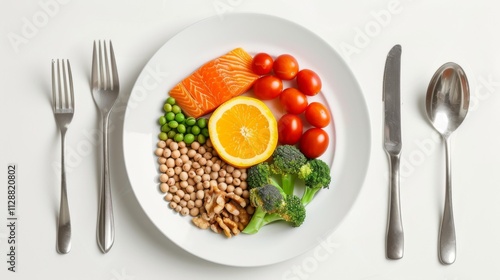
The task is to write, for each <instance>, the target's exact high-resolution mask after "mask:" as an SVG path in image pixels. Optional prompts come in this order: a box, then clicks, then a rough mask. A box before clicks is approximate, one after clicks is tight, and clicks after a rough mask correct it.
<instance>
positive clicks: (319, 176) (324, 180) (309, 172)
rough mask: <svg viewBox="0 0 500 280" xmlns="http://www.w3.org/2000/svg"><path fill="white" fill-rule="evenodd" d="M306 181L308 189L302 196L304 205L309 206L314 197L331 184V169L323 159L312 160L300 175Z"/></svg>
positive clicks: (302, 169)
mask: <svg viewBox="0 0 500 280" xmlns="http://www.w3.org/2000/svg"><path fill="white" fill-rule="evenodd" d="M298 177H299V179H302V180H304V182H305V185H306V189H305V191H304V194H303V195H302V199H301V200H302V204H304V205H307V204H309V203H310V202H311V201H312V200H313V198H314V195H315V194H316V193H317V192H318V191H319V190H320V189H322V188H328V187H329V185H330V182H331V175H330V167H329V166H328V164H326V163H325V162H324V161H322V160H321V159H310V160H308V161H307V163H306V164H304V165H303V166H302V167H301V168H300V171H299V174H298Z"/></svg>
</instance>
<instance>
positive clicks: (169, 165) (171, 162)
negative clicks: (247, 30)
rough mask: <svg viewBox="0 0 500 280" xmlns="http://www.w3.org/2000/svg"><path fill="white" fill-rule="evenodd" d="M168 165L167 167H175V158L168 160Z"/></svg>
mask: <svg viewBox="0 0 500 280" xmlns="http://www.w3.org/2000/svg"><path fill="white" fill-rule="evenodd" d="M166 165H167V167H175V160H174V159H173V158H168V159H167V163H166Z"/></svg>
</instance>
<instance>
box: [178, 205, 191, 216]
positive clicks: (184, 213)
mask: <svg viewBox="0 0 500 280" xmlns="http://www.w3.org/2000/svg"><path fill="white" fill-rule="evenodd" d="M180 213H181V215H182V216H186V215H188V214H189V213H190V211H189V209H188V208H187V207H182V209H181V212H180Z"/></svg>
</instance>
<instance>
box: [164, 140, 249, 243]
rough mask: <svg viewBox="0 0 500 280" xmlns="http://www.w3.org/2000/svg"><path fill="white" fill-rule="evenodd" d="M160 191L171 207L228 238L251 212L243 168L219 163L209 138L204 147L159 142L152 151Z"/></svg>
mask: <svg viewBox="0 0 500 280" xmlns="http://www.w3.org/2000/svg"><path fill="white" fill-rule="evenodd" d="M155 154H156V156H157V157H158V163H159V166H160V167H159V169H160V176H159V181H160V191H161V192H162V193H163V194H164V199H165V200H166V201H167V202H168V203H169V206H170V208H172V209H173V210H174V211H175V212H178V213H180V215H182V216H187V215H190V216H191V217H193V218H192V221H193V223H194V224H195V225H196V226H198V227H199V228H202V229H206V228H210V229H212V230H213V231H214V232H217V233H223V234H224V235H226V236H227V237H231V236H233V235H237V234H238V233H239V232H240V231H241V230H243V228H244V227H245V226H246V225H247V224H248V222H249V220H250V217H251V215H252V213H253V211H254V209H253V207H252V206H251V204H250V203H249V196H250V193H249V191H248V190H247V183H246V177H247V173H246V169H239V168H235V167H234V166H232V165H230V164H227V163H226V162H224V161H223V160H221V159H220V158H219V157H218V156H217V153H216V151H215V149H213V146H212V143H211V142H210V139H208V140H207V141H206V142H205V143H204V144H200V143H199V142H192V143H191V144H189V145H188V144H186V143H185V142H183V141H181V142H175V141H174V140H172V139H167V140H160V141H159V142H158V145H157V149H156V151H155Z"/></svg>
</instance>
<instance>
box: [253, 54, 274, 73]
mask: <svg viewBox="0 0 500 280" xmlns="http://www.w3.org/2000/svg"><path fill="white" fill-rule="evenodd" d="M271 70H273V58H272V57H271V56H270V55H268V54H267V53H258V54H256V55H255V56H254V57H253V59H252V71H253V72H254V73H255V74H257V75H266V74H269V73H270V72H271Z"/></svg>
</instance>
